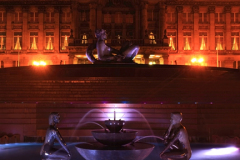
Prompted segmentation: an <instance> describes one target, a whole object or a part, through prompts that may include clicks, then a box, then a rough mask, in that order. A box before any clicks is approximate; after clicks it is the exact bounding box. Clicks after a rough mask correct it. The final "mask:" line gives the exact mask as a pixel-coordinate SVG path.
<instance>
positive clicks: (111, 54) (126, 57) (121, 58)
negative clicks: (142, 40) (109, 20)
mask: <svg viewBox="0 0 240 160" xmlns="http://www.w3.org/2000/svg"><path fill="white" fill-rule="evenodd" d="M95 36H96V38H97V42H96V44H90V45H89V46H88V48H87V51H86V55H87V58H88V60H89V61H91V62H92V63H104V62H106V63H109V62H110V63H111V62H113V63H116V62H121V63H134V62H133V59H134V57H135V56H136V55H137V53H138V51H139V46H137V45H132V43H130V42H128V41H127V42H126V43H124V44H123V46H122V47H121V49H120V50H117V49H115V48H112V47H110V46H108V45H106V44H105V40H106V39H107V33H106V31H105V30H103V29H97V30H96V31H95ZM95 48H96V49H97V55H98V59H96V58H95V57H94V56H93V53H92V52H93V50H94V49H95Z"/></svg>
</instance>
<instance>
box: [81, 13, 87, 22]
mask: <svg viewBox="0 0 240 160" xmlns="http://www.w3.org/2000/svg"><path fill="white" fill-rule="evenodd" d="M81 21H87V14H86V11H83V12H82V14H81Z"/></svg>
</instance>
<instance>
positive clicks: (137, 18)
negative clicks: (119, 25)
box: [134, 5, 140, 39]
mask: <svg viewBox="0 0 240 160" xmlns="http://www.w3.org/2000/svg"><path fill="white" fill-rule="evenodd" d="M139 26H140V23H139V6H138V5H135V37H134V38H136V39H139V38H140V37H139V33H140V32H139V30H140V29H139Z"/></svg>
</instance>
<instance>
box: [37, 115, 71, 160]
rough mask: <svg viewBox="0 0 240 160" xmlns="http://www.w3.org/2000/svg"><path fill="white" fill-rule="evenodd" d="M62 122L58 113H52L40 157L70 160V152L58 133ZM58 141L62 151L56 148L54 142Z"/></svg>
mask: <svg viewBox="0 0 240 160" xmlns="http://www.w3.org/2000/svg"><path fill="white" fill-rule="evenodd" d="M59 121H60V115H59V114H58V113H57V112H52V113H51V114H50V116H49V127H48V129H47V132H46V136H45V141H44V143H43V145H42V148H41V151H40V155H41V156H43V157H45V158H61V159H65V160H66V159H70V156H71V155H70V152H69V149H68V148H67V145H66V143H65V142H64V140H63V138H62V136H61V134H60V132H59V131H58V128H57V126H56V125H57V124H58V123H59ZM55 140H57V141H58V143H59V144H60V145H61V146H62V148H63V149H64V150H65V151H64V150H62V149H58V148H54V141H55Z"/></svg>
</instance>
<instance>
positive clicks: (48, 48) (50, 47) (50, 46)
mask: <svg viewBox="0 0 240 160" xmlns="http://www.w3.org/2000/svg"><path fill="white" fill-rule="evenodd" d="M46 49H47V50H53V44H52V39H51V37H50V38H49V39H48V43H47V48H46Z"/></svg>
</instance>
